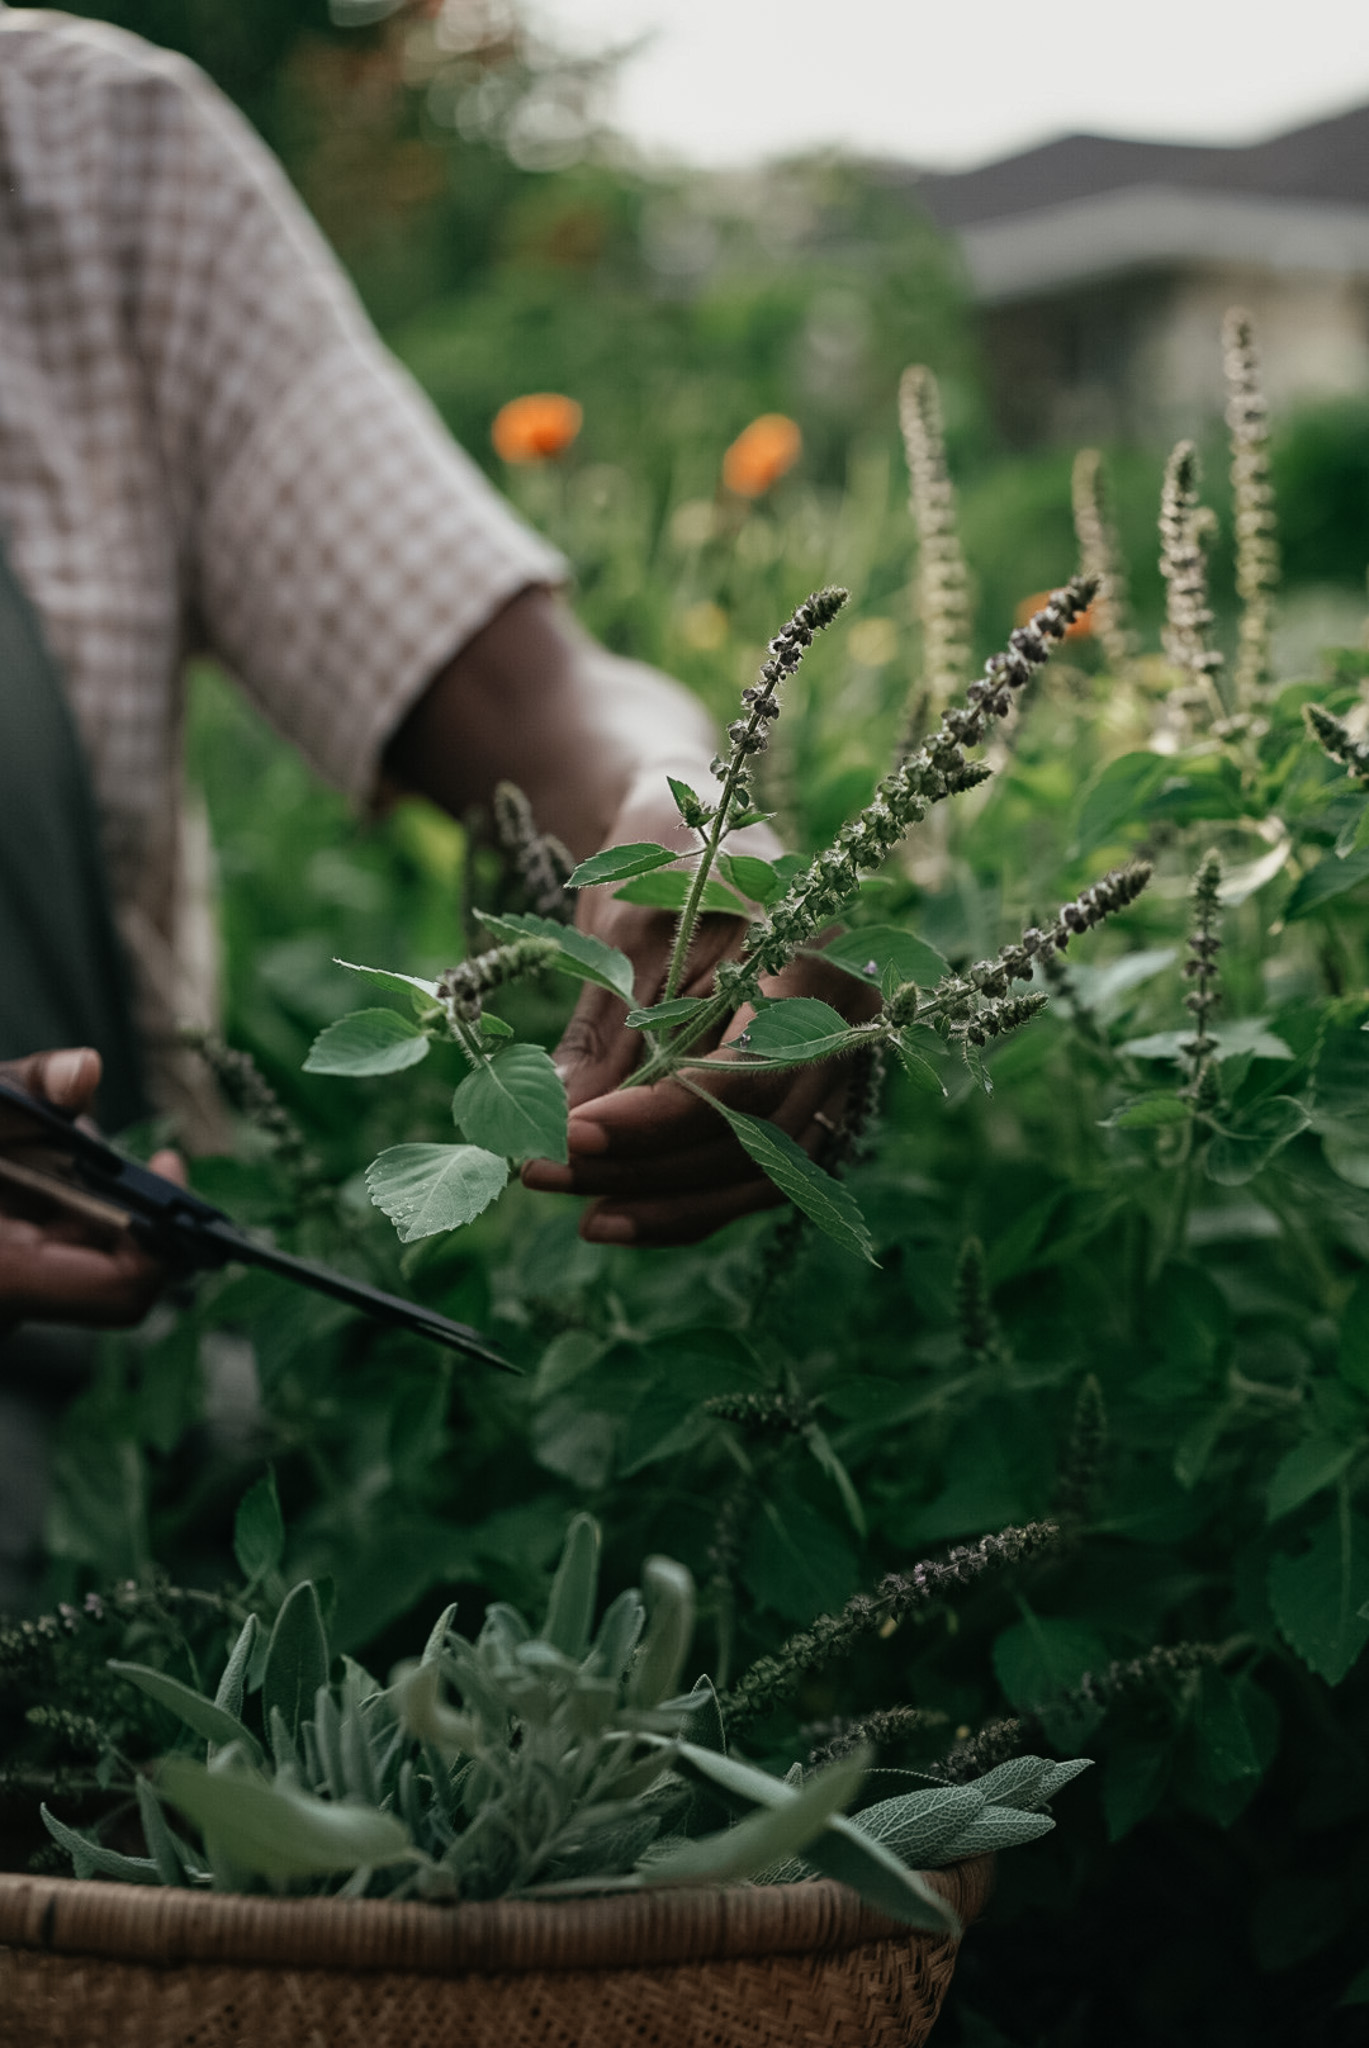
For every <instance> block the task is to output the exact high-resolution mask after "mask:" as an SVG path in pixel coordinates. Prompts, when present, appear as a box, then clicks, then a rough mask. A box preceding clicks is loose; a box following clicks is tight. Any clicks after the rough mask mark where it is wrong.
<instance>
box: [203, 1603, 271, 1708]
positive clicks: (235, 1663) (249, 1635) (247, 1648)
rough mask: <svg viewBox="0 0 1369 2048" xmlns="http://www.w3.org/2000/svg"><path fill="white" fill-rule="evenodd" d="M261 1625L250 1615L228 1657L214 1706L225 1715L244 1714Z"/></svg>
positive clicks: (254, 1616)
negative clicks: (243, 1700) (244, 1699)
mask: <svg viewBox="0 0 1369 2048" xmlns="http://www.w3.org/2000/svg"><path fill="white" fill-rule="evenodd" d="M260 1632H261V1623H260V1622H259V1621H258V1620H257V1617H256V1615H255V1614H249V1615H248V1617H247V1619H246V1621H245V1622H244V1623H243V1625H242V1628H241V1630H240V1631H239V1634H238V1640H237V1641H236V1643H234V1645H233V1647H232V1649H231V1650H230V1652H229V1655H228V1662H227V1663H226V1664H225V1665H224V1667H223V1677H222V1678H221V1679H220V1680H219V1689H218V1691H217V1692H216V1693H215V1695H214V1705H215V1706H216V1707H222V1709H223V1711H224V1713H225V1714H233V1715H235V1716H237V1715H241V1713H242V1696H243V1693H244V1692H245V1690H246V1687H247V1673H248V1669H249V1667H250V1665H251V1662H252V1652H253V1651H254V1650H255V1648H256V1646H257V1637H258V1635H259V1634H260Z"/></svg>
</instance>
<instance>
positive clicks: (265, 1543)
mask: <svg viewBox="0 0 1369 2048" xmlns="http://www.w3.org/2000/svg"><path fill="white" fill-rule="evenodd" d="M233 1555H234V1557H235V1558H236V1559H237V1561H238V1570H239V1571H240V1572H241V1573H242V1575H243V1577H244V1578H245V1579H246V1580H247V1582H248V1584H249V1585H255V1584H256V1582H257V1580H258V1579H264V1578H265V1577H266V1574H267V1573H268V1572H274V1571H277V1570H279V1568H280V1561H281V1559H282V1557H283V1556H284V1555H285V1522H284V1519H283V1518H282V1515H281V1511H280V1499H279V1496H278V1495H277V1493H276V1475H275V1473H274V1472H267V1473H266V1474H265V1475H264V1476H263V1477H262V1478H261V1479H258V1480H257V1482H256V1483H255V1485H253V1486H249V1487H248V1489H247V1491H246V1493H245V1494H244V1495H243V1497H242V1499H241V1500H240V1501H239V1502H238V1512H237V1514H236V1515H235V1516H234V1518H233Z"/></svg>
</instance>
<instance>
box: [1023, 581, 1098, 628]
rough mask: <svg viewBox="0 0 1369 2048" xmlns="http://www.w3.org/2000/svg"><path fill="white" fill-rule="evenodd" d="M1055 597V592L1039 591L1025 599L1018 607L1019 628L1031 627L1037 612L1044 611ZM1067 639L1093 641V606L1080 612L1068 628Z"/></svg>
mask: <svg viewBox="0 0 1369 2048" xmlns="http://www.w3.org/2000/svg"><path fill="white" fill-rule="evenodd" d="M1054 595H1055V593H1054V591H1050V590H1038V591H1037V593H1036V595H1035V597H1024V598H1023V600H1022V602H1021V604H1020V605H1019V606H1018V607H1017V618H1016V624H1017V625H1019V626H1028V625H1030V624H1031V622H1032V620H1033V618H1034V617H1035V616H1036V614H1037V612H1040V611H1044V610H1045V608H1046V606H1047V605H1048V604H1049V603H1050V601H1051V598H1052V597H1053V596H1054ZM1065 638H1066V639H1067V640H1091V639H1092V638H1093V606H1092V605H1089V606H1088V608H1087V610H1085V611H1082V612H1080V614H1079V616H1078V618H1077V619H1076V620H1075V621H1074V624H1073V625H1072V626H1066V628H1065Z"/></svg>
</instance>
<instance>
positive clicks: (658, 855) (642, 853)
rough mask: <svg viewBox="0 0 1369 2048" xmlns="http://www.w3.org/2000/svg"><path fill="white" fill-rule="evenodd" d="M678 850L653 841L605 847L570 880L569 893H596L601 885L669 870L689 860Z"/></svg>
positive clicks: (568, 882)
mask: <svg viewBox="0 0 1369 2048" xmlns="http://www.w3.org/2000/svg"><path fill="white" fill-rule="evenodd" d="M687 857H688V855H687V853H682V852H681V849H680V848H679V847H670V846H660V845H658V844H657V843H656V842H655V841H654V840H646V839H642V840H636V841H634V842H633V844H631V845H630V846H606V847H605V848H604V850H603V852H602V853H592V854H591V855H590V857H589V859H588V860H582V861H581V863H580V865H579V867H578V868H576V869H574V870H573V872H572V873H571V874H570V876H569V877H568V879H567V882H566V887H567V888H568V889H594V888H597V887H598V885H599V884H600V883H601V882H626V881H627V880H628V879H629V877H630V876H632V875H647V874H650V873H651V871H652V869H653V868H668V867H669V866H670V864H671V862H672V861H676V860H680V859H684V858H687Z"/></svg>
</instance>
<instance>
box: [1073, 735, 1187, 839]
mask: <svg viewBox="0 0 1369 2048" xmlns="http://www.w3.org/2000/svg"><path fill="white" fill-rule="evenodd" d="M1173 773H1174V762H1173V759H1172V757H1171V756H1170V755H1167V754H1150V753H1134V754H1120V755H1119V756H1118V757H1117V759H1116V760H1115V761H1109V762H1108V764H1107V766H1106V767H1105V768H1103V769H1101V770H1100V771H1099V773H1098V774H1097V775H1095V776H1094V778H1093V780H1092V781H1091V782H1090V783H1089V784H1088V786H1087V787H1086V789H1085V790H1084V794H1083V798H1082V800H1081V802H1080V805H1079V815H1078V818H1077V819H1076V821H1075V828H1074V834H1075V836H1074V846H1073V848H1072V849H1071V853H1072V857H1074V858H1077V857H1078V856H1079V855H1081V854H1085V853H1093V852H1094V851H1096V849H1097V848H1098V847H1100V846H1105V845H1106V844H1107V843H1108V842H1109V841H1110V840H1112V839H1114V838H1116V837H1117V835H1118V833H1119V831H1120V829H1121V827H1122V826H1123V825H1126V824H1129V823H1130V822H1131V821H1132V820H1133V819H1136V818H1141V817H1143V816H1144V815H1145V811H1146V806H1147V804H1148V802H1149V800H1150V798H1151V797H1152V796H1153V795H1154V794H1155V792H1156V791H1157V790H1158V789H1159V787H1160V784H1161V783H1162V782H1164V781H1165V780H1166V779H1167V778H1168V777H1171V776H1172V775H1173Z"/></svg>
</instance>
